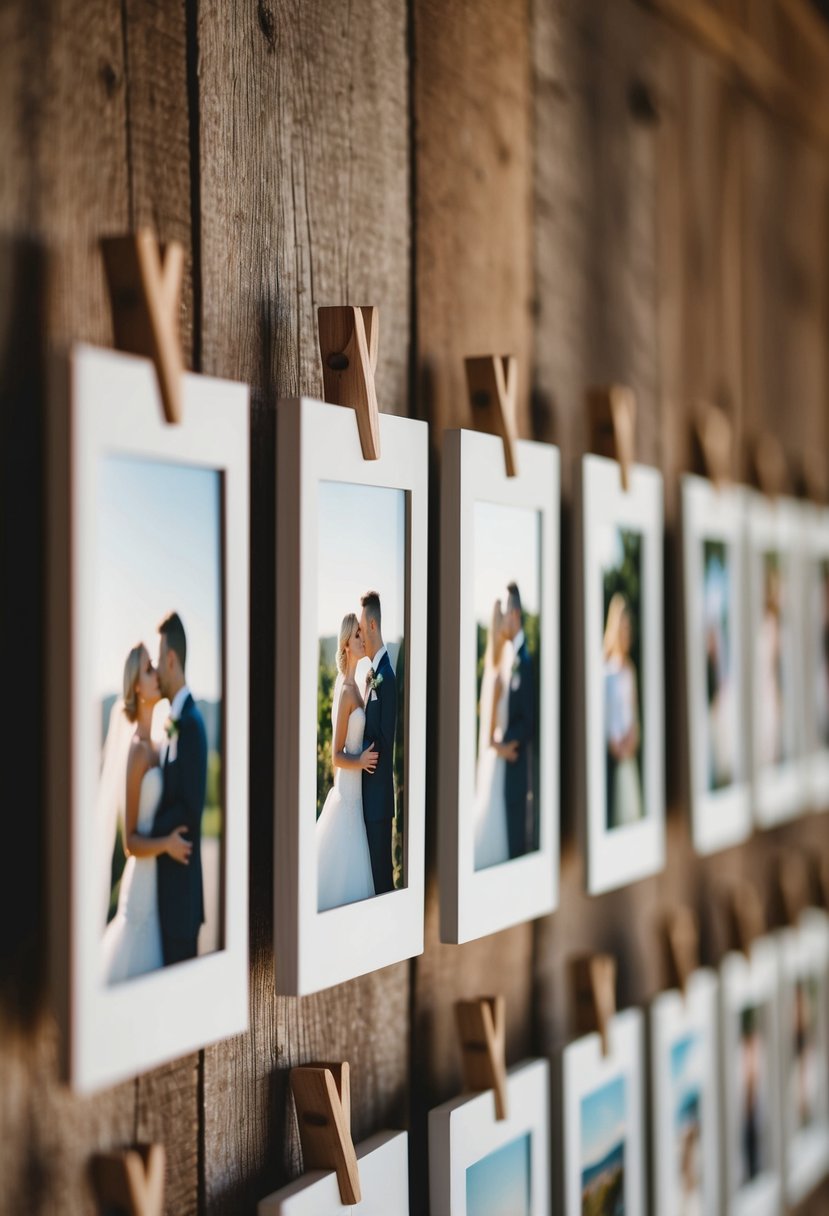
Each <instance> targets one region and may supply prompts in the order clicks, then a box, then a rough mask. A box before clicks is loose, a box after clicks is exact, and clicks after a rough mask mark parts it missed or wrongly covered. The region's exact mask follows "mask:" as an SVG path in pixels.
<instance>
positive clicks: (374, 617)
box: [360, 591, 380, 629]
mask: <svg viewBox="0 0 829 1216" xmlns="http://www.w3.org/2000/svg"><path fill="white" fill-rule="evenodd" d="M360 605H361V607H363V608H365V610H366V616H367V618H368V619H369V620H370V621H374V624H375V625H376V626H377V628H378V629H379V628H380V592H379V591H367V592H366V593H365V595H361V596H360Z"/></svg>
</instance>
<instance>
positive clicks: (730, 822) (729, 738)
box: [682, 476, 753, 853]
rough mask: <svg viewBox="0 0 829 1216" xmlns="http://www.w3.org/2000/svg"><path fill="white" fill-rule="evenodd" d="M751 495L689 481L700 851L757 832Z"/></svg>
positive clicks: (694, 819) (690, 662) (689, 683)
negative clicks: (751, 729) (747, 572)
mask: <svg viewBox="0 0 829 1216" xmlns="http://www.w3.org/2000/svg"><path fill="white" fill-rule="evenodd" d="M744 562H745V512H744V498H743V492H742V490H741V489H740V488H739V487H736V486H724V487H721V488H718V487H716V486H715V485H713V484H712V483H711V482H710V481H707V480H706V479H704V478H702V477H694V476H686V477H683V479H682V568H683V608H684V623H685V637H684V643H685V645H684V649H685V671H686V692H687V709H686V713H687V723H688V776H689V806H690V808H691V834H692V837H693V841H694V847H695V848H696V850H697V852H698V853H712V852H715V851H716V850H717V849H724V848H728V847H729V846H730V845H734V844H739V843H740V841H743V840H745V839H746V838H747V837H748V836H749V835H750V834H751V831H752V828H753V819H752V814H751V783H750V772H749V767H748V743H749V741H748V738H747V737H746V732H745V725H744V724H745V721H746V714H745V712H744V699H743V695H744V689H745V674H744V666H743V627H744V626H743V622H744V620H745V617H744V607H745V605H744V602H743V587H744V578H743V572H744Z"/></svg>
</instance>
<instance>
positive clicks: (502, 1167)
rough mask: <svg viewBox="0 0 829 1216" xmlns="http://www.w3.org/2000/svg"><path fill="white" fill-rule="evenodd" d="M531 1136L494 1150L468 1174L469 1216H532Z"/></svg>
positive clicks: (471, 1168)
mask: <svg viewBox="0 0 829 1216" xmlns="http://www.w3.org/2000/svg"><path fill="white" fill-rule="evenodd" d="M531 1154H532V1136H531V1135H529V1134H528V1135H526V1136H520V1137H519V1138H518V1139H517V1140H513V1141H511V1143H509V1144H505V1145H503V1146H502V1147H501V1148H497V1149H495V1150H494V1151H493V1152H491V1153H489V1154H488V1155H487V1156H486V1157H483V1158H482V1159H481V1160H480V1161H476V1162H475V1164H474V1165H470V1166H468V1168H467V1171H466V1216H531V1212H532V1158H531Z"/></svg>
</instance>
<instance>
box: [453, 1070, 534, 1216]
mask: <svg viewBox="0 0 829 1216" xmlns="http://www.w3.org/2000/svg"><path fill="white" fill-rule="evenodd" d="M549 1105H550V1069H549V1065H548V1063H547V1061H546V1060H528V1061H526V1062H525V1063H523V1064H519V1065H517V1066H516V1067H515V1068H511V1069H509V1070H508V1072H507V1117H506V1119H500V1120H499V1119H496V1117H495V1095H494V1092H493V1091H492V1090H487V1091H486V1092H484V1093H480V1094H476V1095H475V1096H474V1097H470V1096H469V1095H468V1094H465V1095H463V1096H461V1097H459V1098H455V1099H453V1100H452V1101H451V1102H446V1103H444V1105H443V1106H438V1107H436V1108H435V1109H434V1110H432V1111H430V1112H429V1195H430V1208H431V1211H432V1212H433V1213H434V1216H547V1214H548V1213H549V1211H550V1116H549Z"/></svg>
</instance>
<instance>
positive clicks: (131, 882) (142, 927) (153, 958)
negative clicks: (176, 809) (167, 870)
mask: <svg viewBox="0 0 829 1216" xmlns="http://www.w3.org/2000/svg"><path fill="white" fill-rule="evenodd" d="M163 783H164V779H163V776H162V772H161V769H160V768H151V769H148V770H147V772H146V773H145V774H144V777H143V780H142V782H141V792H140V794H139V798H138V821H137V823H136V831H138V832H140V833H141V834H142V835H145V836H149V834H150V831H151V829H152V826H153V819H154V818H155V813H156V810H157V809H158V804H159V802H160V801H161V791H162V786H163ZM102 953H103V974H104V980H105V982H106V983H107V984H117V983H120V981H121V980H127V979H131V978H132V976H135V975H144V974H145V973H146V972H147V971H156V970H158V968H159V967H161V966H163V962H164V959H163V956H162V952H161V921H160V920H159V916H158V894H157V877H156V859H155V857H128V858H127V864H126V865H125V866H124V872H123V874H122V876H121V888H120V890H119V892H118V910H117V912H116V913H115V916H114V917H113V918H112V920H111V921H110V922H109V924H108V925H107V927H106V931H105V933H104V941H103V952H102Z"/></svg>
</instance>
